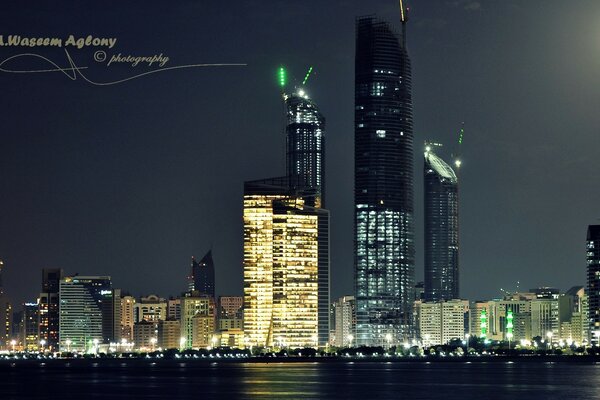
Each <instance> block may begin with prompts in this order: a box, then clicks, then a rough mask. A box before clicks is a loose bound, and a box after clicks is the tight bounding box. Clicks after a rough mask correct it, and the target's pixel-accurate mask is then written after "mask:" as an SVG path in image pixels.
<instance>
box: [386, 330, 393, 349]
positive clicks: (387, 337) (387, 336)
mask: <svg viewBox="0 0 600 400" xmlns="http://www.w3.org/2000/svg"><path fill="white" fill-rule="evenodd" d="M385 340H386V341H387V345H388V349H390V348H391V347H392V346H391V343H392V334H391V333H387V334H386V335H385Z"/></svg>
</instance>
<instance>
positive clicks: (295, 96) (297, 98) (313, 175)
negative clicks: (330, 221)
mask: <svg viewBox="0 0 600 400" xmlns="http://www.w3.org/2000/svg"><path fill="white" fill-rule="evenodd" d="M284 100H285V104H286V108H287V126H286V129H285V131H286V142H287V155H286V160H287V175H288V178H289V180H290V183H291V185H292V186H293V187H294V188H295V189H296V190H299V191H304V192H309V191H310V192H314V193H315V201H317V202H318V204H316V205H317V206H319V207H322V206H323V205H324V197H325V196H324V195H325V193H324V190H325V135H324V133H325V132H324V131H325V118H324V117H323V115H321V113H320V112H319V109H318V108H317V106H316V105H315V103H314V102H313V101H312V100H311V99H310V98H309V96H308V95H307V94H306V93H305V92H304V90H302V89H298V90H295V91H293V92H292V93H291V94H285V95H284Z"/></svg>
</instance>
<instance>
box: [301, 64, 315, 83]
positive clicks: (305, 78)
mask: <svg viewBox="0 0 600 400" xmlns="http://www.w3.org/2000/svg"><path fill="white" fill-rule="evenodd" d="M312 71H313V67H310V68H309V69H308V72H307V73H306V76H305V77H304V80H303V81H302V85H306V81H308V78H309V77H310V74H311V73H312Z"/></svg>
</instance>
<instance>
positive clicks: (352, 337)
mask: <svg viewBox="0 0 600 400" xmlns="http://www.w3.org/2000/svg"><path fill="white" fill-rule="evenodd" d="M353 340H354V335H352V334H350V335H348V342H349V343H350V345H349V346H348V347H352V341H353Z"/></svg>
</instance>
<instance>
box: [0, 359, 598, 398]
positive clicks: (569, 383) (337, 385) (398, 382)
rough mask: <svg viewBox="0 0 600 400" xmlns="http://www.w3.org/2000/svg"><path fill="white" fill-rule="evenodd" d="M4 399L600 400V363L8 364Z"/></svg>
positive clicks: (1, 373)
mask: <svg viewBox="0 0 600 400" xmlns="http://www.w3.org/2000/svg"><path fill="white" fill-rule="evenodd" d="M0 382H1V386H0V399H1V400H4V399H18V400H22V399H48V398H56V399H106V398H110V399H132V398H144V399H172V400H175V399H444V400H453V399H461V400H464V399H518V398H523V399H528V398H529V399H532V398H538V399H561V400H562V399H570V400H577V399H600V363H593V362H590V363H571V362H560V361H559V362H544V361H519V360H517V361H514V362H507V361H491V362H473V363H469V362H452V363H450V362H431V363H425V362H347V361H335V362H321V363H317V362H286V363H278V362H273V363H242V362H239V363H235V362H218V363H209V362H198V361H178V360H168V361H167V360H162V361H158V362H152V361H148V360H124V361H122V360H99V361H98V362H95V361H84V360H79V361H77V360H72V361H70V362H65V361H63V360H60V361H46V362H45V363H41V362H38V361H35V362H22V361H21V362H17V363H16V364H12V365H11V363H10V362H3V363H2V364H0Z"/></svg>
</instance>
